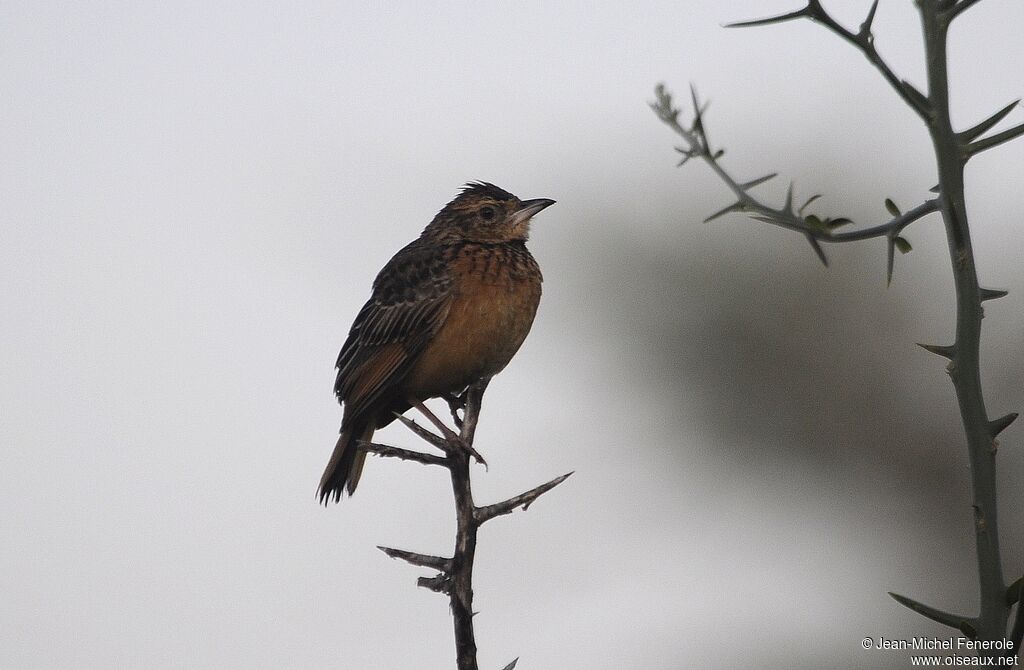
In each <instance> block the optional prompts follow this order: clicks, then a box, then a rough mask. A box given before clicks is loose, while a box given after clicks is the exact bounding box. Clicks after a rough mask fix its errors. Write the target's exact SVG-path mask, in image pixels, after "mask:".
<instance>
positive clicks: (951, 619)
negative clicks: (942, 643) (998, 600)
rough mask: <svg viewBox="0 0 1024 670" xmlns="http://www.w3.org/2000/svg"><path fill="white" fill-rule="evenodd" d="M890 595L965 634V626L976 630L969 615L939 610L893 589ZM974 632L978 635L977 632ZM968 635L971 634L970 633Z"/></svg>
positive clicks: (924, 614)
mask: <svg viewBox="0 0 1024 670" xmlns="http://www.w3.org/2000/svg"><path fill="white" fill-rule="evenodd" d="M889 595H890V596H891V597H892V599H893V600H895V601H896V602H898V603H899V604H900V605H903V606H904V607H909V608H910V609H912V610H914V611H915V612H917V613H918V614H920V615H921V616H924V617H928V618H929V619H931V620H932V621H938V622H939V623H941V624H944V625H946V626H949V627H950V628H956V629H958V630H960V631H962V632H964V634H965V635H967V631H966V630H964V627H965V626H966V627H968V629H969V630H971V631H974V626H973V625H972V624H971V623H970V619H969V618H968V617H964V616H959V615H957V614H950V613H949V612H943V611H942V610H937V609H935V608H934V607H929V606H928V605H924V604H922V603H919V602H917V601H916V600H913V599H912V598H908V597H906V596H901V595H899V594H898V593H893V592H891V591H890V592H889ZM974 634H975V635H977V633H976V632H975V633H974ZM968 637H971V636H970V635H968Z"/></svg>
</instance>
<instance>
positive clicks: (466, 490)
mask: <svg viewBox="0 0 1024 670" xmlns="http://www.w3.org/2000/svg"><path fill="white" fill-rule="evenodd" d="M488 381H489V380H483V381H481V382H478V383H476V384H474V385H473V386H470V387H469V389H468V390H467V391H466V393H465V394H463V395H462V396H458V397H454V398H449V399H448V402H449V405H450V407H451V411H452V416H453V418H454V419H455V423H456V425H457V426H458V427H459V429H460V430H459V433H458V434H457V435H456V434H455V433H451V436H450V437H448V438H445V437H442V436H440V435H437V434H435V433H433V432H431V431H430V430H428V429H426V428H424V427H422V426H420V425H419V424H417V423H416V422H415V421H412V420H411V419H407V418H406V417H403V416H399V417H398V418H399V419H400V420H401V421H402V423H403V424H405V425H406V426H407V427H408V428H409V429H410V430H412V431H413V432H414V433H415V434H416V435H417V436H418V437H420V438H421V439H423V440H424V441H426V442H427V443H428V444H430V445H432V446H434V447H436V448H438V449H440V450H441V451H442V452H444V454H445V455H444V456H437V455H434V454H429V453H423V452H419V451H413V450H411V449H403V448H400V447H392V446H389V445H384V444H376V443H368V442H363V443H360V445H359V446H360V448H361V449H363V450H364V451H366V452H368V453H374V454H377V455H379V456H386V457H392V458H399V459H402V460H407V461H415V462H417V463H423V464H425V465H440V466H442V467H444V468H446V469H447V470H448V471H449V474H450V476H451V481H452V491H453V492H454V495H455V514H456V533H455V551H454V553H453V555H452V557H451V558H445V557H442V556H433V555H430V554H420V553H417V552H412V551H406V550H404V549H393V548H391V547H378V549H380V550H381V551H383V552H384V553H385V554H387V555H388V556H390V557H391V558H398V559H401V560H403V561H405V562H406V563H409V564H411V565H415V566H419V567H424V568H429V569H431V570H435V571H437V574H436V575H434V576H432V577H420V578H419V579H418V580H417V585H419V586H422V587H423V588H426V589H429V590H431V591H434V592H437V593H443V594H445V595H447V596H448V597H449V602H450V605H451V611H452V621H453V625H454V628H455V650H456V659H457V668H458V670H477V669H478V666H477V660H476V637H475V635H474V632H473V615H474V614H475V612H473V560H474V558H475V556H476V537H477V530H478V529H479V528H480V526H481V525H483V524H484V523H485V522H487V521H489V520H491V519H493V518H494V517H496V516H501V515H503V514H509V513H510V512H512V511H513V510H515V509H516V508H520V507H521V508H522V509H524V510H525V509H526V508H527V507H529V506H530V504H532V503H533V502H534V501H535V500H536V499H537V498H539V497H540V496H541V495H542V494H544V493H546V492H548V491H550V490H551V489H553V488H554V487H556V486H558V485H559V484H561V483H562V482H563V481H565V480H566V479H567V478H568V477H569V475H571V474H572V473H571V472H570V473H569V474H566V475H562V476H561V477H557V478H555V479H553V480H551V481H550V482H548V483H546V484H542V485H540V486H538V487H536V488H534V489H532V490H530V491H527V492H526V493H522V494H520V495H517V496H514V497H512V498H509V499H508V500H505V501H502V502H499V503H494V504H493V505H485V506H483V507H477V506H476V505H475V504H474V502H473V492H472V488H471V485H470V472H469V469H470V465H471V463H472V459H473V458H474V457H475V456H476V452H475V451H474V450H473V438H474V436H475V434H476V427H477V422H478V421H479V418H480V406H481V403H482V401H483V394H484V390H485V389H486V388H487V383H488ZM460 408H461V410H462V415H461V416H459V410H460ZM517 660H518V659H516V660H513V661H512V662H511V663H509V664H508V665H507V666H505V670H512V668H514V667H515V665H516V661H517Z"/></svg>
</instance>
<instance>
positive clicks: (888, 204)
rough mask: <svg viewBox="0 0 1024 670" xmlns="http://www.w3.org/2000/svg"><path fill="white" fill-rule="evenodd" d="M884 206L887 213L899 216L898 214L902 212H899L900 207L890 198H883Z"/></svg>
mask: <svg viewBox="0 0 1024 670" xmlns="http://www.w3.org/2000/svg"><path fill="white" fill-rule="evenodd" d="M885 208H886V209H887V210H889V213H890V214H892V215H893V216H899V215H900V214H902V212H900V208H899V207H897V206H896V203H895V202H893V201H892V200H891V199H890V198H886V199H885Z"/></svg>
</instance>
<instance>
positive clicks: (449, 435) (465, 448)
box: [412, 402, 487, 468]
mask: <svg viewBox="0 0 1024 670" xmlns="http://www.w3.org/2000/svg"><path fill="white" fill-rule="evenodd" d="M412 406H413V407H415V408H416V409H418V410H419V411H420V413H421V414H423V416H425V417H427V419H428V420H429V421H430V423H432V424H434V426H435V427H436V428H437V429H438V430H439V431H441V435H442V436H443V437H444V439H445V441H447V442H448V444H451V445H454V446H455V448H457V449H460V450H461V451H462V452H463V453H466V454H469V455H470V456H472V457H473V460H475V461H476V462H477V463H479V464H481V465H483V466H484V467H485V468H486V467H487V461H485V460H484V457H483V456H481V455H480V452H478V451H477V450H476V449H474V448H473V445H472V444H470V443H469V441H468V440H466V439H465V438H463V437H462V436H461V435H459V434H458V433H456V432H455V431H454V430H452V429H451V428H449V427H448V426H446V425H445V424H444V421H441V420H440V419H438V418H437V416H436V415H435V414H434V413H433V412H431V411H430V409H429V408H428V407H427V406H426V405H424V404H423V403H421V402H414V403H412ZM459 423H460V424H461V422H459Z"/></svg>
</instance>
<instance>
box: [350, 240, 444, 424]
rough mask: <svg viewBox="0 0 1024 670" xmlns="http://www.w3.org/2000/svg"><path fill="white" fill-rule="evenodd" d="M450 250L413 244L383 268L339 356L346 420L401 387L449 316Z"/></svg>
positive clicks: (420, 243) (359, 413)
mask: <svg viewBox="0 0 1024 670" xmlns="http://www.w3.org/2000/svg"><path fill="white" fill-rule="evenodd" d="M450 251H451V249H440V250H439V249H438V248H437V247H434V246H430V245H426V244H423V243H422V241H421V240H417V241H415V242H413V243H412V244H410V245H408V246H407V247H405V248H404V249H402V250H401V251H399V252H398V253H397V254H395V257H394V258H392V259H391V261H389V262H388V264H387V265H385V266H384V269H383V270H381V272H380V274H379V275H377V279H376V281H374V283H373V294H372V295H371V296H370V299H369V300H368V301H367V302H366V304H365V305H364V306H363V308H362V309H361V310H359V314H358V315H357V316H356V319H355V322H354V323H353V324H352V329H351V330H350V331H349V335H348V339H347V340H346V341H345V344H344V345H343V346H342V348H341V353H339V354H338V364H337V367H338V376H337V379H336V380H335V385H334V391H335V393H336V394H337V396H338V399H339V400H341V401H343V402H344V403H345V408H346V411H345V416H346V417H349V416H352V417H356V416H359V415H361V414H363V413H364V412H366V411H367V410H368V409H369V408H370V407H371V406H372V405H373V404H374V403H375V402H376V401H377V400H378V399H379V398H380V397H381V396H382V395H383V394H385V393H386V392H387V391H388V389H391V388H393V387H394V385H395V384H396V383H397V382H399V381H401V379H402V378H403V377H404V376H405V375H406V373H408V371H409V369H410V368H411V367H412V365H413V363H415V361H416V359H417V358H418V356H419V353H420V352H421V351H422V350H423V347H425V346H426V344H427V343H428V342H429V341H430V340H431V339H432V338H433V337H434V335H435V334H436V333H437V331H438V329H439V328H440V327H441V324H443V323H444V320H445V318H446V317H447V316H448V310H449V308H450V306H451V299H452V293H453V290H452V278H451V276H450V274H449V273H448V272H447V259H448V257H449V256H450V253H449V252H450Z"/></svg>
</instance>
